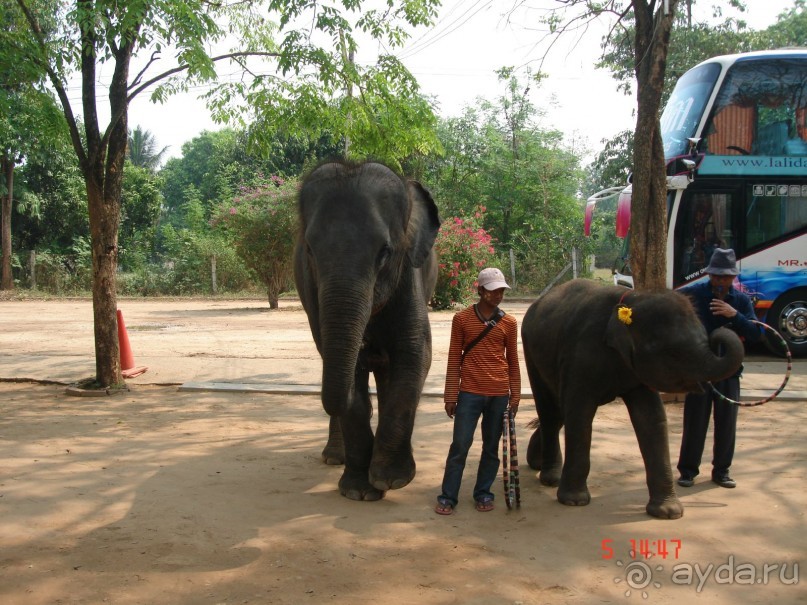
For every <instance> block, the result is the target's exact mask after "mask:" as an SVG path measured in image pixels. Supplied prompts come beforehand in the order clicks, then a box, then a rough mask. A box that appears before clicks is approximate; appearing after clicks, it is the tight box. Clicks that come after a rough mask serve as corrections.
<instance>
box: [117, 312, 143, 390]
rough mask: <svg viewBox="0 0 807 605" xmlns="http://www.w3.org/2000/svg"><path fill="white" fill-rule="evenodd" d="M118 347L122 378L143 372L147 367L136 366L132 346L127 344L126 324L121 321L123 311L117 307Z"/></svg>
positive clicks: (132, 376)
mask: <svg viewBox="0 0 807 605" xmlns="http://www.w3.org/2000/svg"><path fill="white" fill-rule="evenodd" d="M118 347H119V348H120V368H121V374H123V377H124V378H134V377H135V376H139V375H140V374H142V373H143V372H145V371H146V370H147V369H148V368H136V367H135V361H134V355H132V347H131V346H130V345H129V335H128V334H127V333H126V324H125V323H123V313H121V311H120V309H118Z"/></svg>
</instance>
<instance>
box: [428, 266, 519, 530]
mask: <svg viewBox="0 0 807 605" xmlns="http://www.w3.org/2000/svg"><path fill="white" fill-rule="evenodd" d="M477 287H478V290H477V291H478V293H479V302H477V303H476V304H474V305H473V306H471V307H468V308H467V309H465V310H463V311H460V312H458V313H456V314H455V315H454V318H453V320H452V322H451V341H450V344H449V349H448V367H447V369H446V384H445V392H444V394H443V400H444V401H445V410H446V414H448V417H449V418H453V419H454V434H453V441H452V443H451V447H450V448H449V450H448V457H447V458H446V467H445V473H444V475H443V485H442V493H441V494H440V495H439V496H438V497H437V506H436V507H435V509H434V510H435V512H436V513H437V514H440V515H450V514H452V513H453V512H454V508H455V507H456V506H457V502H458V496H459V491H460V483H461V482H462V473H463V471H464V469H465V460H466V458H467V457H468V451H469V450H470V449H471V445H472V444H473V440H474V434H475V433H476V427H477V424H478V423H479V419H480V417H481V418H482V456H481V458H480V460H479V469H478V471H477V476H476V484H475V486H474V492H473V497H474V501H475V502H476V510H478V511H480V512H487V511H491V510H493V500H494V497H493V493H492V492H491V486H492V485H493V482H494V481H495V480H496V475H497V473H498V471H499V462H500V461H499V442H500V440H501V437H502V430H503V419H504V411H505V410H506V409H507V407H508V406H509V407H510V410H512V412H513V414H515V413H516V411H518V402H519V399H520V398H521V371H520V370H519V366H518V322H517V321H516V320H515V318H513V317H511V316H510V315H506V314H504V313H503V312H501V311H500V310H499V305H500V304H501V302H502V299H503V298H504V291H505V289H509V288H510V286H508V285H507V282H506V281H505V279H504V274H503V273H502V272H501V271H500V270H499V269H496V268H493V267H490V268H487V269H483V270H482V271H481V272H480V273H479V277H478V279H477ZM483 333H484V335H483ZM480 336H481V338H480Z"/></svg>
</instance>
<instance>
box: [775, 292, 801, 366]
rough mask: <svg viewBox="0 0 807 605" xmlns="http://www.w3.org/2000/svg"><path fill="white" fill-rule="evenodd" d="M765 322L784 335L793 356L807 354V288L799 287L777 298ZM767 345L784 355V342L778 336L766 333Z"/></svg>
mask: <svg viewBox="0 0 807 605" xmlns="http://www.w3.org/2000/svg"><path fill="white" fill-rule="evenodd" d="M765 323H767V324H768V325H770V326H772V327H774V328H776V331H777V332H779V334H781V335H782V337H783V338H784V339H785V341H786V342H787V346H788V347H790V352H791V354H792V355H793V357H804V356H805V355H807V289H806V288H799V289H797V290H793V291H791V292H787V293H786V294H785V295H784V296H780V297H779V298H778V299H776V302H775V303H774V304H773V306H772V307H771V310H770V311H769V312H768V314H767V316H766V318H765ZM765 345H766V346H767V347H768V350H770V351H771V352H772V353H774V354H775V355H779V356H780V357H784V354H785V352H784V351H783V350H782V344H781V343H780V342H778V340H777V339H776V338H774V337H772V336H768V335H766V336H765Z"/></svg>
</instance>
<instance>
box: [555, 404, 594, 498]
mask: <svg viewBox="0 0 807 605" xmlns="http://www.w3.org/2000/svg"><path fill="white" fill-rule="evenodd" d="M565 397H566V400H565V408H566V410H567V412H566V422H565V423H564V424H565V425H566V433H565V437H566V462H565V463H564V464H563V471H562V473H561V476H560V483H559V484H558V501H560V502H561V503H563V504H567V505H569V506H585V505H586V504H588V503H589V502H591V494H590V493H589V491H588V484H587V481H588V473H589V471H590V470H591V425H592V423H593V422H594V414H596V412H597V405H596V404H595V403H593V402H588V401H585V399H584V397H583V396H581V395H574V396H571V397H569V396H568V395H567V396H565ZM570 404H572V405H570ZM574 406H576V408H577V409H574ZM570 408H572V409H573V411H571V412H570V411H568V410H569V409H570Z"/></svg>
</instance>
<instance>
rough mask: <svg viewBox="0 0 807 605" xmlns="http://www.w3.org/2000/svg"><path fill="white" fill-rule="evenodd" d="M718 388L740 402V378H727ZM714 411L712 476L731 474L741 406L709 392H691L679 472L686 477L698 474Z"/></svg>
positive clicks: (688, 398) (686, 405) (686, 412)
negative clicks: (730, 469) (710, 418)
mask: <svg viewBox="0 0 807 605" xmlns="http://www.w3.org/2000/svg"><path fill="white" fill-rule="evenodd" d="M714 386H715V388H716V389H717V390H718V391H719V392H720V393H722V394H723V395H725V396H726V397H727V398H729V399H733V400H735V401H739V399H740V379H739V378H736V377H735V378H727V379H726V380H721V381H720V382H716V383H714ZM712 409H714V419H715V426H714V437H715V443H714V449H713V451H712V477H720V476H722V475H727V474H728V472H729V467H730V466H731V461H732V459H733V458H734V441H735V434H736V431H737V411H738V410H739V407H738V406H736V405H734V404H733V403H728V402H726V401H722V400H719V399H716V397H715V395H714V393H713V392H712V391H711V390H708V391H707V392H706V393H689V394H688V395H687V396H686V400H685V401H684V432H683V435H682V436H681V453H680V455H679V457H678V471H679V472H680V473H681V476H682V477H685V478H688V479H692V478H694V477H696V476H697V475H698V469H699V468H700V465H701V458H702V457H703V448H704V444H705V443H706V431H707V430H708V429H709V417H710V416H712Z"/></svg>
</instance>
